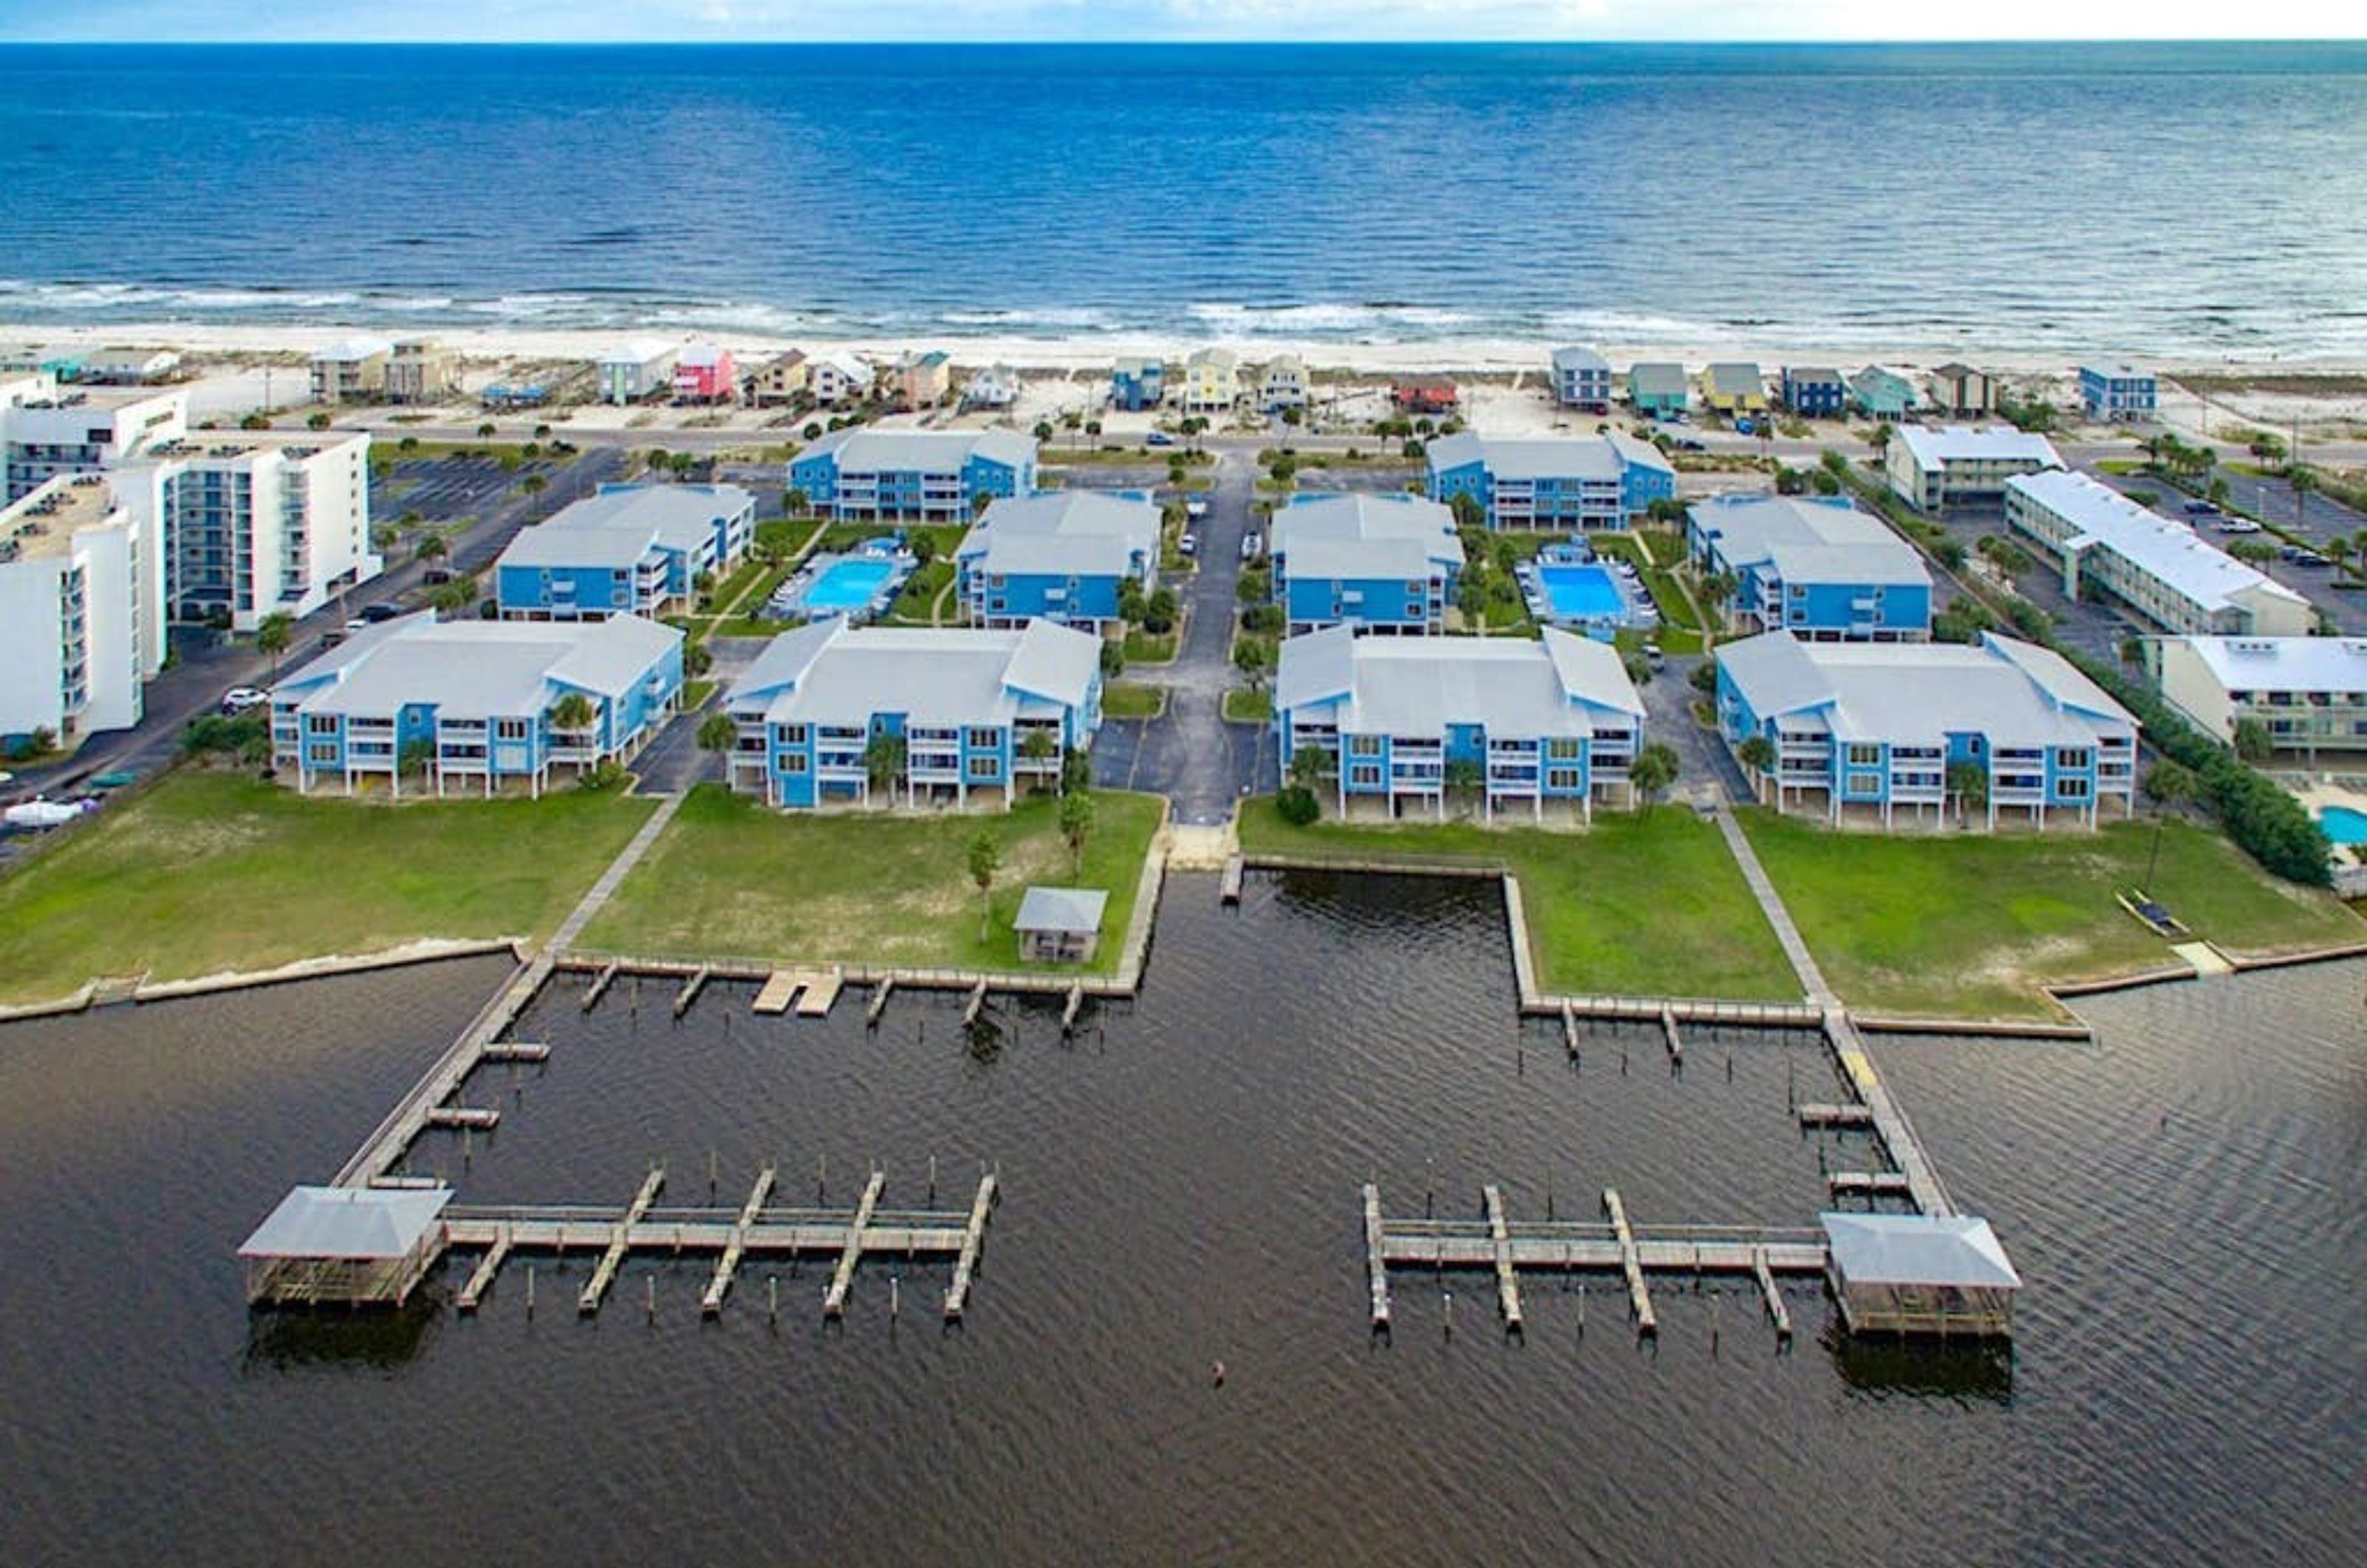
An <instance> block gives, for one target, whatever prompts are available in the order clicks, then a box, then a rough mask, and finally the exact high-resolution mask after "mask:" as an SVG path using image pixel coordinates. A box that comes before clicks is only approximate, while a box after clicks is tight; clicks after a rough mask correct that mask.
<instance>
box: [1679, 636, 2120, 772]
mask: <svg viewBox="0 0 2367 1568" xmlns="http://www.w3.org/2000/svg"><path fill="white" fill-rule="evenodd" d="M1717 659H1718V663H1719V665H1720V667H1721V668H1723V669H1724V670H1725V671H1727V675H1728V677H1729V678H1730V679H1731V680H1732V681H1733V682H1734V684H1735V686H1736V688H1737V689H1738V691H1739V692H1740V693H1741V694H1742V697H1743V700H1744V701H1745V702H1747V703H1749V704H1750V710H1751V712H1753V713H1754V714H1757V715H1758V716H1760V717H1761V719H1767V718H1773V717H1777V716H1792V715H1795V714H1802V713H1807V712H1816V713H1818V714H1819V715H1820V716H1822V718H1823V720H1824V722H1825V724H1826V726H1827V727H1828V728H1829V729H1830V731H1831V732H1832V734H1834V735H1835V736H1837V737H1839V738H1840V739H1843V740H1870V741H1890V742H1893V743H1896V744H1899V745H1909V746H1938V745H1942V744H1944V743H1945V741H1946V739H1947V737H1949V736H1950V735H1964V734H1981V735H1986V736H1988V737H1989V739H1991V741H1992V742H1994V743H1997V744H2001V745H2010V746H2051V745H2066V746H2069V745H2090V744H2092V743H2093V742H2094V741H2095V739H2096V738H2097V737H2098V736H2099V735H2100V734H2108V733H2109V734H2130V733H2134V732H2135V728H2136V721H2135V719H2134V718H2132V717H2131V716H2129V714H2128V711H2127V710H2126V709H2124V708H2123V707H2122V706H2121V705H2119V704H2118V703H2115V702H2113V701H2112V698H2111V697H2109V696H2107V695H2105V694H2104V693H2103V692H2102V691H2101V689H2099V688H2098V687H2097V686H2096V685H2095V683H2094V682H2090V680H2088V679H2087V677H2085V676H2083V675H2081V674H2079V672H2078V671H2077V670H2074V669H2073V668H2072V667H2071V666H2070V665H2069V664H2068V663H2067V662H2066V661H2065V660H2063V659H2062V658H2061V656H2060V655H2057V654H2055V653H2053V652H2051V651H2050V650H2048V649H2042V648H2036V647H2033V645H2031V644H2028V643H2022V642H2018V641H2016V640H2014V639H2013V638H2011V637H1998V636H1996V635H1994V634H1990V635H1988V636H1987V637H1984V638H1983V639H1982V642H1981V644H1980V646H1978V647H1968V646H1965V645H1963V644H1959V643H1944V642H1932V643H1897V642H1893V643H1844V642H1816V643H1809V642H1802V641H1800V640H1799V639H1797V638H1796V637H1793V636H1792V634H1791V633H1789V632H1784V631H1776V632H1769V633H1767V634H1766V635H1764V636H1762V637H1746V638H1744V639H1743V640H1742V641H1740V642H1732V643H1727V644H1726V645H1725V646H1724V647H1722V648H1720V649H1718V650H1717Z"/></svg>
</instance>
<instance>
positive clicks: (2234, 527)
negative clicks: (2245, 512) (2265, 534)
mask: <svg viewBox="0 0 2367 1568" xmlns="http://www.w3.org/2000/svg"><path fill="white" fill-rule="evenodd" d="M2211 525H2212V526H2213V527H2214V528H2216V529H2218V530H2219V531H2220V532H2221V533H2223V534H2257V533H2259V531H2260V525H2259V524H2258V523H2255V522H2253V521H2252V520H2251V519H2250V518H2248V517H2220V518H2215V519H2214V520H2213V522H2212V524H2211Z"/></svg>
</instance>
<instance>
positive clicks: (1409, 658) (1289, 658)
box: [1274, 626, 1644, 736]
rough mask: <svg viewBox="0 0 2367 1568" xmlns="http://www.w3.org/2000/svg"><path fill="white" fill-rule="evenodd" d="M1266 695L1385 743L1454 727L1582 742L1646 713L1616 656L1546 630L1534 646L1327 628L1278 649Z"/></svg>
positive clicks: (1605, 646)
mask: <svg viewBox="0 0 2367 1568" xmlns="http://www.w3.org/2000/svg"><path fill="white" fill-rule="evenodd" d="M1274 692H1275V698H1274V703H1275V706H1276V707H1278V708H1282V709H1291V708H1299V707H1307V706H1312V705H1319V704H1322V703H1328V702H1333V701H1341V702H1342V706H1341V709H1340V715H1339V723H1340V728H1342V730H1348V731H1354V732H1361V733H1387V734H1392V735H1437V734H1440V733H1442V732H1444V730H1445V729H1446V728H1447V727H1448V726H1450V725H1460V724H1478V725H1483V726H1485V727H1486V728H1487V729H1488V730H1489V733H1491V734H1495V735H1502V736H1531V735H1585V734H1589V733H1591V731H1592V729H1593V728H1594V719H1595V716H1597V715H1598V714H1624V715H1626V716H1629V717H1633V718H1640V717H1642V716H1643V712H1644V704H1643V700H1642V699H1641V698H1640V697H1638V696H1637V694H1636V686H1635V682H1632V681H1630V680H1629V679H1628V678H1627V671H1626V667H1625V665H1624V664H1622V663H1621V662H1620V659H1619V653H1618V650H1617V649H1614V648H1613V647H1612V646H1611V645H1610V644H1609V643H1601V642H1594V641H1591V640H1590V639H1588V638H1585V637H1573V636H1571V635H1570V634H1569V633H1568V632H1564V631H1560V630H1558V629H1555V628H1550V627H1549V628H1547V629H1546V633H1545V635H1544V637H1543V638H1542V639H1541V640H1539V641H1536V642H1531V641H1529V640H1527V639H1526V638H1524V637H1356V636H1354V635H1353V631H1352V630H1351V628H1349V627H1347V626H1331V627H1327V628H1326V629H1324V630H1322V631H1319V632H1310V633H1308V634H1307V635H1306V636H1304V637H1292V638H1290V639H1289V640H1287V641H1285V643H1284V644H1283V645H1282V658H1281V663H1280V669H1279V671H1278V673H1277V675H1276V678H1275V684H1274ZM1343 699H1344V700H1343Z"/></svg>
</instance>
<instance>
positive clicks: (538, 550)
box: [493, 484, 756, 621]
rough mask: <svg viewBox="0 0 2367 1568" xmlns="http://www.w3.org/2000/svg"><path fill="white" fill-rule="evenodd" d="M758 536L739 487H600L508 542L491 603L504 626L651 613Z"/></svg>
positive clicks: (683, 598) (728, 562) (748, 500)
mask: <svg viewBox="0 0 2367 1568" xmlns="http://www.w3.org/2000/svg"><path fill="white" fill-rule="evenodd" d="M755 532H756V498H755V497H754V496H753V495H751V494H750V493H749V492H748V491H744V490H742V489H741V488H740V487H739V486H737V485H673V484H656V485H648V484H622V485H603V486H601V487H600V488H599V490H597V491H595V492H593V493H592V494H590V495H588V496H585V497H584V498H583V500H582V501H579V502H573V503H572V504H571V505H568V506H563V507H561V508H560V510H559V511H557V512H556V513H552V514H551V516H550V517H549V519H548V520H547V521H545V522H542V523H538V524H537V525H535V526H533V527H531V528H527V529H525V530H523V531H521V532H520V533H519V535H518V536H517V537H516V538H515V539H512V540H511V541H510V544H509V547H508V548H507V549H505V550H504V551H503V552H502V555H501V559H500V560H498V561H496V562H494V564H493V597H494V599H495V600H496V601H497V602H498V603H499V604H500V605H501V613H502V618H503V619H504V620H514V621H597V620H606V618H607V617H608V616H610V615H648V616H655V615H663V613H665V612H666V611H668V610H671V609H674V608H676V607H677V606H682V605H686V604H689V603H690V598H691V595H692V593H693V592H695V591H696V589H697V583H698V579H699V578H700V576H701V575H717V576H719V575H721V574H722V573H724V572H727V571H729V570H731V568H732V567H734V566H735V565H737V564H739V561H740V558H742V556H744V555H746V554H747V553H748V546H749V543H750V542H751V541H752V540H753V538H754V537H755Z"/></svg>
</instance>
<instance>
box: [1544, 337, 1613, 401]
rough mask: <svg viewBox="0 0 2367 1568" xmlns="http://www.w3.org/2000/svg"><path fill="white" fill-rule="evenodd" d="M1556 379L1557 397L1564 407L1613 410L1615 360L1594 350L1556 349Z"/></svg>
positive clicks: (1554, 358) (1556, 399) (1554, 372)
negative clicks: (1612, 391)
mask: <svg viewBox="0 0 2367 1568" xmlns="http://www.w3.org/2000/svg"><path fill="white" fill-rule="evenodd" d="M1553 380H1554V400H1555V401H1557V402H1558V403H1560V404H1561V406H1562V407H1564V408H1566V409H1584V410H1587V411H1588V412H1593V413H1608V412H1611V361H1609V360H1607V359H1605V358H1603V355H1600V354H1598V353H1596V352H1595V351H1594V350H1593V349H1591V348H1557V349H1555V350H1554V356H1553Z"/></svg>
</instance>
